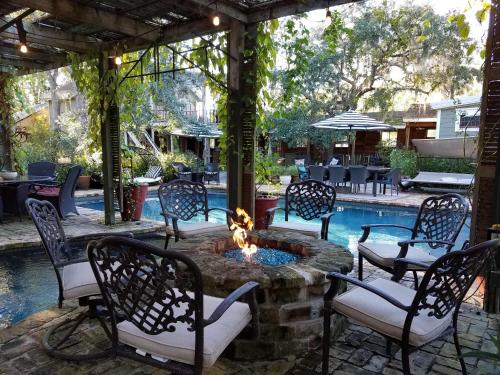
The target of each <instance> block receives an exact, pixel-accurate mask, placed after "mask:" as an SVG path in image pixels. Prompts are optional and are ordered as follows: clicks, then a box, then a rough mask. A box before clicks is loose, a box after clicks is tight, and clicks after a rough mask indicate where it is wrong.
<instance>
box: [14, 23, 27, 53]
mask: <svg viewBox="0 0 500 375" xmlns="http://www.w3.org/2000/svg"><path fill="white" fill-rule="evenodd" d="M16 28H17V35H18V36H19V42H20V43H21V44H20V45H19V51H21V53H28V46H27V43H26V31H25V30H24V26H23V21H21V20H19V21H17V22H16Z"/></svg>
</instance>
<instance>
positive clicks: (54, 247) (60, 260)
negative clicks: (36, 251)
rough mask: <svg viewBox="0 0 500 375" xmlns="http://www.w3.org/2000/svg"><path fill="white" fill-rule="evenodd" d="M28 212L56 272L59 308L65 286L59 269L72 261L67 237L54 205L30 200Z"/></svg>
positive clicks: (27, 207)
mask: <svg viewBox="0 0 500 375" xmlns="http://www.w3.org/2000/svg"><path fill="white" fill-rule="evenodd" d="M25 204H26V210H27V211H28V214H29V215H30V217H31V219H32V220H33V223H34V224H35V227H36V229H37V231H38V234H39V235H40V238H41V239H42V245H43V248H44V250H45V252H46V253H47V256H48V257H49V259H50V262H51V263H52V266H53V267H54V271H55V272H56V276H57V282H58V284H59V306H61V304H62V295H63V285H62V278H61V274H60V272H59V268H60V267H61V266H62V265H63V264H64V263H66V262H68V261H70V258H71V257H70V254H69V252H68V247H67V241H66V235H65V234H64V230H63V228H62V225H61V220H60V219H59V215H58V214H57V210H56V208H55V207H54V206H53V205H52V203H50V202H47V201H39V200H38V199H34V198H28V199H27V200H26V203H25Z"/></svg>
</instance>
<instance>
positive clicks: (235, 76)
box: [0, 0, 500, 240]
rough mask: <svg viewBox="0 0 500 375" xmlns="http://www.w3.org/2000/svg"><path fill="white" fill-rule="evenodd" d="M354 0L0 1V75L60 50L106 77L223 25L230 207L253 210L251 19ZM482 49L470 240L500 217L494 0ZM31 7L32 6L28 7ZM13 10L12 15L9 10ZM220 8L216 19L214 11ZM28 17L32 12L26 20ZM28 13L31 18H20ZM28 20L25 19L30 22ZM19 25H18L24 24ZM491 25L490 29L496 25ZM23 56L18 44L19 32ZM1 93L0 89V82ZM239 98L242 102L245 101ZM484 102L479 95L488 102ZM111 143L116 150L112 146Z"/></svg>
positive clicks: (111, 138) (108, 160) (106, 135)
mask: <svg viewBox="0 0 500 375" xmlns="http://www.w3.org/2000/svg"><path fill="white" fill-rule="evenodd" d="M355 1H359V0H183V1H178V0H2V1H1V3H0V35H1V39H0V72H6V73H0V74H10V73H13V74H29V73H33V72H37V71H42V70H47V69H52V68H56V67H61V66H64V65H67V64H68V62H67V52H69V51H71V52H76V53H79V54H82V55H84V54H87V53H95V52H96V51H98V52H99V53H100V56H101V58H100V62H101V64H100V70H101V74H103V73H104V72H105V71H106V70H108V69H112V68H113V67H112V66H110V64H109V62H110V59H109V58H108V57H109V56H112V55H113V54H114V53H115V51H116V48H117V46H119V47H120V49H121V51H122V52H129V51H137V50H141V49H144V48H147V47H148V46H150V45H151V44H152V43H159V44H165V45H166V44H169V43H174V42H180V41H184V40H189V39H192V38H196V37H202V36H204V35H208V34H211V33H215V32H221V31H226V32H227V51H226V53H227V56H228V57H227V66H228V69H227V83H226V85H227V89H228V98H229V99H228V117H229V118H228V123H227V129H226V132H227V135H228V139H229V140H230V142H229V144H228V153H227V158H228V160H227V166H228V206H229V208H233V209H234V208H235V207H243V208H244V209H246V210H247V211H248V212H250V213H253V211H254V198H255V196H254V195H255V192H254V175H255V173H254V172H255V166H254V153H255V151H254V150H255V119H256V116H255V113H256V107H255V99H256V95H257V92H256V85H255V79H242V77H243V76H245V77H255V75H256V59H255V56H256V53H244V51H245V52H247V51H253V52H255V47H256V35H257V24H258V23H259V22H261V21H266V20H270V19H273V18H278V17H284V16H289V15H293V14H299V13H303V12H307V11H311V10H314V9H321V8H327V7H333V6H336V5H340V4H345V3H350V2H355ZM493 5H494V6H493V7H492V17H491V25H490V33H489V39H488V46H487V58H486V68H485V80H484V81H485V82H484V93H483V105H482V111H481V116H482V120H481V134H480V142H481V144H480V145H479V149H480V150H483V149H484V152H482V154H481V155H480V158H479V169H478V175H477V178H476V182H477V187H476V189H475V194H476V197H475V198H476V199H475V200H474V205H475V206H474V218H473V228H472V231H471V232H473V239H475V240H481V239H483V238H484V233H485V229H486V227H487V226H489V225H491V224H492V223H493V222H495V221H496V222H498V221H500V193H499V192H500V187H499V184H500V180H499V178H500V177H499V176H500V172H499V171H500V156H499V154H498V148H499V145H498V143H499V141H498V140H499V139H500V137H499V126H498V121H497V119H498V110H499V109H500V102H499V101H498V99H497V95H496V90H497V89H496V86H497V85H498V78H497V76H498V72H497V70H498V69H497V65H498V62H497V60H498V58H497V55H498V52H497V49H498V45H499V43H500V40H499V38H500V33H498V32H496V31H495V30H497V29H498V23H499V21H498V19H499V17H498V12H499V11H498V2H497V1H496V0H495V1H493ZM35 11H38V12H35ZM13 12H17V13H16V15H17V17H15V18H12V17H9V19H6V17H5V16H6V15H11V14H12V13H13ZM215 15H218V16H219V17H220V24H219V25H217V26H216V25H214V23H213V22H212V17H214V16H215ZM28 16H30V17H28ZM26 17H28V18H26ZM28 19H29V21H28ZM21 29H23V30H24V32H23V30H21ZM494 31H495V32H494ZM24 35H25V39H26V42H27V44H28V45H29V51H28V53H22V52H20V51H19V42H20V40H21V39H22V38H23V37H24ZM0 90H1V87H0ZM243 98H244V99H245V100H242V99H243ZM485 99H486V100H485ZM101 129H102V130H101V133H102V134H101V138H102V145H103V162H104V163H103V164H104V165H103V169H104V170H103V172H104V175H105V180H104V192H105V194H104V199H105V208H106V223H109V224H111V223H113V222H114V212H113V201H114V191H113V188H114V186H115V184H116V179H118V180H119V178H120V177H119V172H120V171H119V169H120V166H119V164H120V156H119V136H120V132H119V129H120V126H119V112H118V108H117V107H116V106H114V108H112V109H111V110H109V111H107V112H106V116H105V118H104V119H103V122H102V126H101ZM117 145H118V147H117Z"/></svg>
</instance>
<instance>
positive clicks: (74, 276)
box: [26, 198, 133, 360]
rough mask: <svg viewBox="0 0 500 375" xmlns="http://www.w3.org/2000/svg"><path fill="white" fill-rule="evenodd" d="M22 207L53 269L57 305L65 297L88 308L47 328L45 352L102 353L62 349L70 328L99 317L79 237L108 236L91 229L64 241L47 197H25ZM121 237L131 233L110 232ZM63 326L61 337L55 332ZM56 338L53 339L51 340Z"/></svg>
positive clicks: (66, 356) (93, 284) (98, 302)
mask: <svg viewBox="0 0 500 375" xmlns="http://www.w3.org/2000/svg"><path fill="white" fill-rule="evenodd" d="M26 210H27V211H28V213H29V215H30V217H31V219H32V220H33V223H34V224H35V227H36V229H37V231H38V233H39V235H40V238H41V239H42V245H43V248H44V250H45V252H46V253H47V256H48V257H49V259H50V262H51V263H52V266H53V268H54V271H55V273H56V278H57V283H58V288H59V297H58V306H59V308H62V305H63V302H64V301H65V300H71V299H77V300H78V301H79V304H80V306H88V310H87V311H85V312H83V313H81V314H80V315H78V317H76V318H74V319H69V320H65V321H63V322H61V323H59V324H57V325H55V326H54V327H52V328H51V329H49V330H48V331H47V333H46V334H45V336H44V337H43V339H42V346H43V348H44V349H45V350H46V351H47V353H48V354H49V355H51V356H53V357H57V358H62V359H68V360H75V359H91V358H98V357H101V356H104V355H105V353H104V352H101V353H97V354H88V355H72V354H67V353H64V351H63V349H64V347H65V344H66V342H67V340H68V339H69V338H70V336H71V335H72V333H73V332H74V330H76V329H77V327H78V326H79V325H80V324H82V323H83V322H84V321H85V319H87V318H98V319H99V321H100V322H101V324H104V322H103V321H101V318H100V316H99V314H98V306H100V305H102V299H101V298H100V294H101V292H100V289H99V286H98V285H97V281H96V279H95V277H94V273H93V272H92V268H91V266H90V263H89V262H88V259H87V255H86V254H85V252H84V251H83V250H84V246H82V245H80V246H78V245H79V244H81V243H82V242H83V241H86V240H90V239H96V238H101V237H104V236H109V233H93V234H90V235H83V236H78V237H73V238H71V241H68V239H67V238H66V235H65V233H64V230H63V227H62V225H61V221H60V219H59V215H58V213H57V211H56V209H55V207H54V206H53V205H52V203H50V202H47V201H39V200H37V199H33V198H28V199H27V200H26ZM114 235H117V236H118V235H119V236H123V237H133V234H132V233H114ZM65 330H67V332H69V333H67V334H64V335H63V337H62V338H60V339H59V338H56V336H57V335H58V334H59V333H60V332H61V331H62V332H64V331H65ZM54 341H56V342H55V343H53V342H54Z"/></svg>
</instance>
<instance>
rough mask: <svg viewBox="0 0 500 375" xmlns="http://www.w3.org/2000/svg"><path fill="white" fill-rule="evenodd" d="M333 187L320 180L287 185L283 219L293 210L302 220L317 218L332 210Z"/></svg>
mask: <svg viewBox="0 0 500 375" xmlns="http://www.w3.org/2000/svg"><path fill="white" fill-rule="evenodd" d="M336 198H337V193H336V192H335V188H333V187H332V186H329V185H327V184H325V183H323V182H321V181H316V180H307V181H301V182H296V183H293V184H290V185H288V187H287V189H286V193H285V220H286V221H288V215H289V214H290V213H291V212H293V211H295V213H296V214H297V216H299V217H301V218H302V219H304V220H312V219H317V218H319V217H320V216H322V215H324V214H326V213H328V212H331V211H333V206H334V205H335V199H336Z"/></svg>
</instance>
